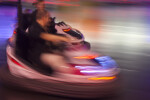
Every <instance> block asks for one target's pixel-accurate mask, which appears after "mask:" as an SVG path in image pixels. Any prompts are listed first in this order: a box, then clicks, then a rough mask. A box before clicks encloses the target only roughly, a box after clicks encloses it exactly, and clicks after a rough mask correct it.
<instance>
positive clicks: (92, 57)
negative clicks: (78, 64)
mask: <svg viewBox="0 0 150 100" xmlns="http://www.w3.org/2000/svg"><path fill="white" fill-rule="evenodd" d="M96 57H97V56H96V55H87V56H79V57H74V58H76V59H94V58H96Z"/></svg>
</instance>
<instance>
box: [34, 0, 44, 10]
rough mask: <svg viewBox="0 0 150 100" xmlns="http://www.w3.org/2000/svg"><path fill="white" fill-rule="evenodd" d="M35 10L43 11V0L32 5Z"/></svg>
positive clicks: (38, 0)
mask: <svg viewBox="0 0 150 100" xmlns="http://www.w3.org/2000/svg"><path fill="white" fill-rule="evenodd" d="M33 5H35V7H36V8H37V10H44V9H45V3H44V0H37V1H36V2H35V3H33Z"/></svg>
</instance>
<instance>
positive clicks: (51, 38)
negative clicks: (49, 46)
mask: <svg viewBox="0 0 150 100" xmlns="http://www.w3.org/2000/svg"><path fill="white" fill-rule="evenodd" d="M40 38H42V39H44V40H47V41H52V42H60V41H65V42H70V39H68V38H66V37H62V36H57V35H53V34H49V33H41V34H40Z"/></svg>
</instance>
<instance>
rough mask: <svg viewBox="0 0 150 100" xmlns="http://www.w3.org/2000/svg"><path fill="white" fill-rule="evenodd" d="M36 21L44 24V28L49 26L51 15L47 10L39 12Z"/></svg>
mask: <svg viewBox="0 0 150 100" xmlns="http://www.w3.org/2000/svg"><path fill="white" fill-rule="evenodd" d="M36 20H39V21H41V22H42V23H43V25H44V26H47V25H49V23H50V21H51V20H50V13H49V12H48V11H46V10H42V11H38V12H37V15H36Z"/></svg>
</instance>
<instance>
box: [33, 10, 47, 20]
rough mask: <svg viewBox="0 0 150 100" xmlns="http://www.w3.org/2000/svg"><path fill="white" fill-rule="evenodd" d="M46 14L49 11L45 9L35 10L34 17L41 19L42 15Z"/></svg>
mask: <svg viewBox="0 0 150 100" xmlns="http://www.w3.org/2000/svg"><path fill="white" fill-rule="evenodd" d="M48 14H49V12H48V11H46V10H42V11H37V14H36V19H42V18H43V17H44V16H47V15H48Z"/></svg>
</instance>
